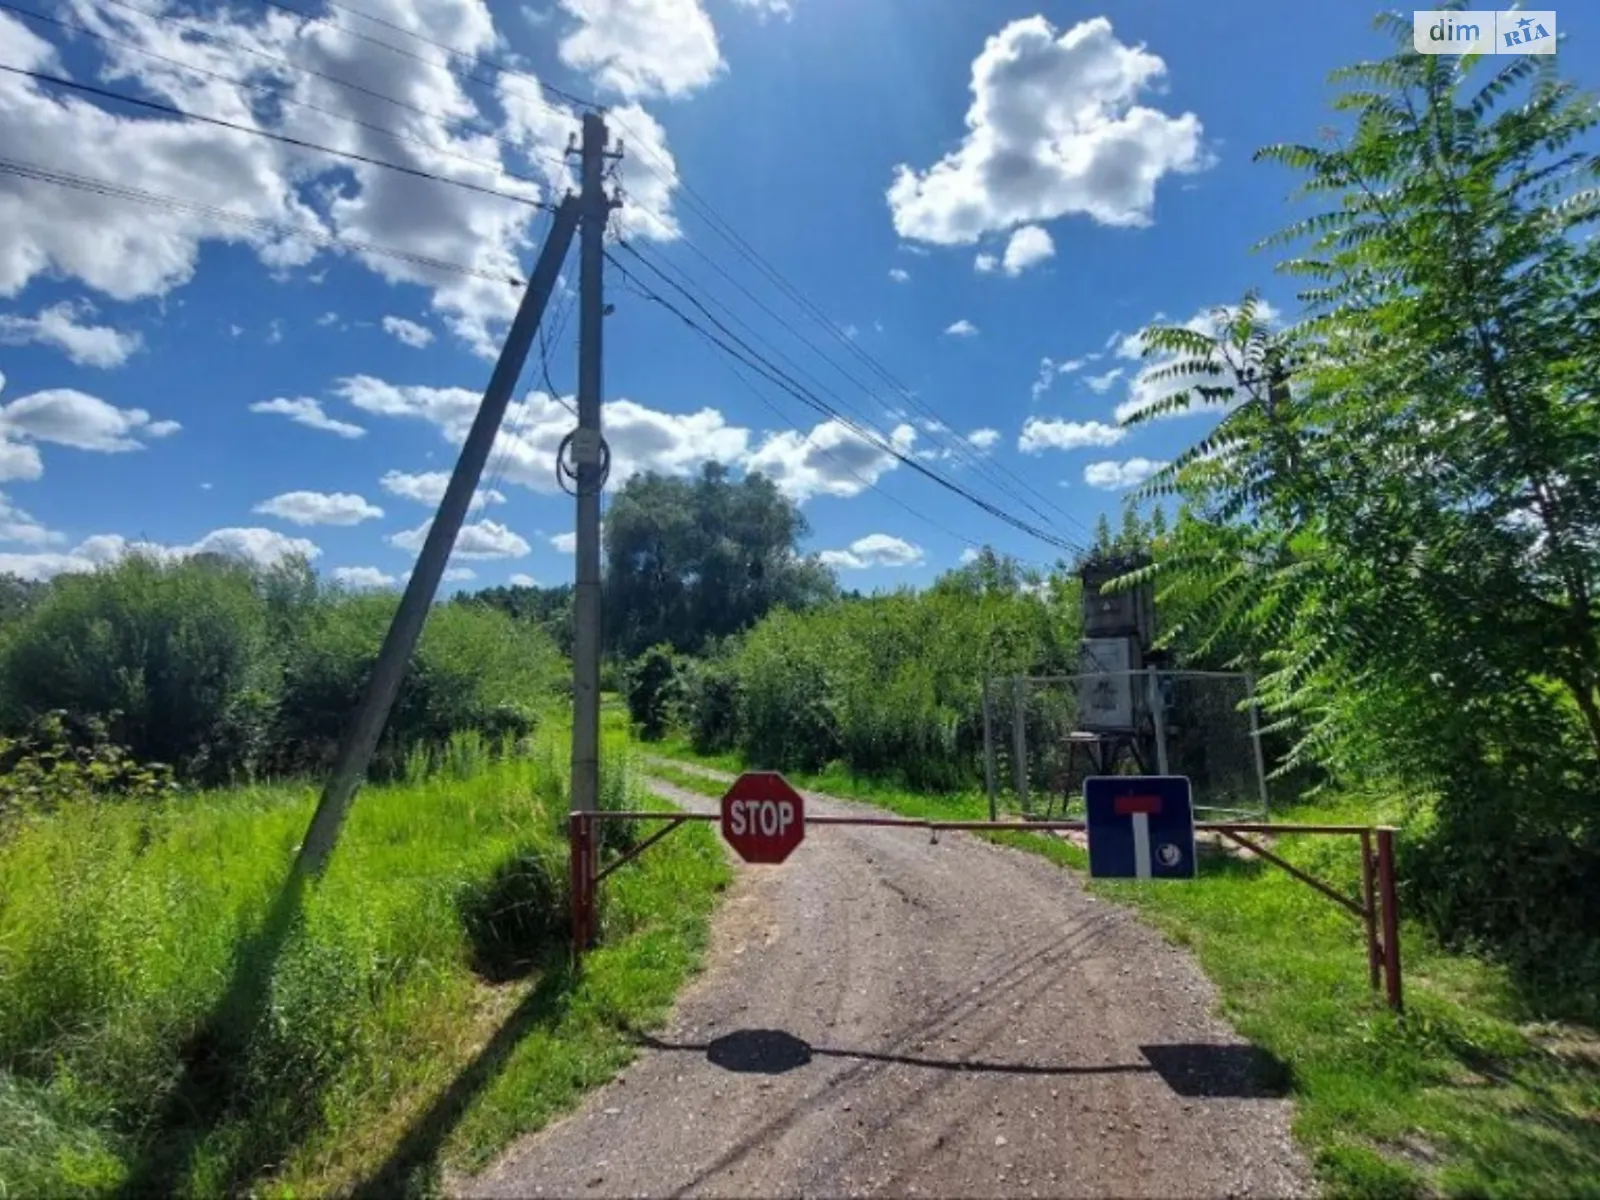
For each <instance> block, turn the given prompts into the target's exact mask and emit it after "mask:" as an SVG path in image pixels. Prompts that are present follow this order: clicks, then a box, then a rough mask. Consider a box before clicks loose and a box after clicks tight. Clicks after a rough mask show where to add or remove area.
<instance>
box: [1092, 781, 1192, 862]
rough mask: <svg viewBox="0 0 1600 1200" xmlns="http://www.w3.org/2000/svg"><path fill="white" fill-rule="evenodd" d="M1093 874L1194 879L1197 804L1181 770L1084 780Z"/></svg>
mask: <svg viewBox="0 0 1600 1200" xmlns="http://www.w3.org/2000/svg"><path fill="white" fill-rule="evenodd" d="M1083 799H1084V807H1085V808H1086V809H1087V810H1088V816H1087V824H1088V833H1089V874H1090V875H1091V876H1094V877H1096V878H1100V879H1193V878H1194V875H1195V855H1194V804H1193V801H1192V799H1191V797H1190V792H1189V780H1188V779H1187V778H1185V777H1184V776H1182V775H1095V776H1091V777H1090V778H1088V779H1086V780H1084V782H1083Z"/></svg>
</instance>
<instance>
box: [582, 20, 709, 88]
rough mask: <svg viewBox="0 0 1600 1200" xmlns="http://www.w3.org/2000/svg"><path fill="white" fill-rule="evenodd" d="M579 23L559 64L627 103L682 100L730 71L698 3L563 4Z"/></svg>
mask: <svg viewBox="0 0 1600 1200" xmlns="http://www.w3.org/2000/svg"><path fill="white" fill-rule="evenodd" d="M560 4H561V7H562V8H564V9H566V11H567V12H568V13H570V14H571V15H572V16H573V17H575V18H577V22H578V24H577V27H576V28H575V29H573V30H572V31H571V32H570V33H568V34H567V35H566V36H565V37H563V38H562V39H561V43H560V47H559V49H560V54H561V61H562V62H564V63H566V64H567V66H569V67H572V68H573V69H574V70H579V71H585V72H587V73H589V74H590V75H592V76H593V77H594V79H595V81H596V82H597V83H599V84H600V85H601V86H603V87H607V88H610V89H611V90H613V91H616V92H620V93H621V94H622V95H623V96H625V97H628V98H629V99H632V98H635V97H640V96H651V95H663V96H683V95H686V94H688V93H689V92H692V91H694V90H695V89H697V88H701V87H704V86H705V85H706V84H708V83H710V82H711V81H712V80H713V79H715V78H716V77H717V76H718V75H719V74H720V73H721V72H722V71H723V69H724V68H725V67H726V65H727V64H725V63H724V62H723V60H722V52H721V51H720V50H719V49H718V48H717V31H716V28H715V27H714V26H713V25H712V24H711V18H710V17H709V16H707V15H706V11H705V9H703V8H702V7H701V6H700V0H560Z"/></svg>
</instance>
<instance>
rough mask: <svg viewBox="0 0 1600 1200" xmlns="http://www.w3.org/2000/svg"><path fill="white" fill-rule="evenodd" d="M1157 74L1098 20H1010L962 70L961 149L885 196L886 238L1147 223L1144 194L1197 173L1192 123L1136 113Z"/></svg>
mask: <svg viewBox="0 0 1600 1200" xmlns="http://www.w3.org/2000/svg"><path fill="white" fill-rule="evenodd" d="M1165 74H1166V64H1165V63H1164V62H1163V61H1162V60H1161V59H1160V58H1159V57H1158V56H1156V55H1155V54H1152V53H1150V52H1149V51H1148V50H1146V49H1145V48H1144V47H1143V46H1128V45H1125V44H1124V43H1122V42H1121V41H1119V40H1118V39H1117V37H1116V35H1115V33H1113V31H1112V27H1111V22H1110V20H1108V19H1107V18H1105V17H1094V18H1092V19H1090V20H1087V21H1082V22H1080V23H1079V24H1077V25H1074V26H1073V27H1072V28H1071V29H1068V30H1067V31H1066V32H1064V33H1062V32H1059V31H1058V30H1057V29H1056V28H1055V27H1054V26H1053V25H1051V23H1050V22H1049V21H1048V20H1046V19H1045V18H1044V17H1042V16H1034V17H1027V18H1024V19H1021V20H1017V21H1012V22H1011V23H1010V24H1008V25H1006V26H1005V27H1004V28H1003V29H1001V30H1000V32H999V33H997V34H995V35H994V36H992V37H990V38H989V39H988V41H987V42H986V43H985V44H984V47H983V50H982V51H981V52H980V53H979V54H978V56H977V58H976V59H974V60H973V63H972V80H971V89H972V105H971V107H970V108H969V109H968V110H967V118H966V124H967V133H966V136H965V137H964V138H963V140H962V142H961V145H960V146H959V147H958V148H957V149H955V150H953V151H951V152H950V153H949V154H947V155H945V157H944V158H942V159H940V160H939V161H938V162H936V163H934V164H933V165H932V166H930V167H928V168H927V169H926V170H917V169H915V168H913V167H911V166H909V165H907V164H901V165H900V166H899V167H897V168H896V170H895V176H894V181H893V183H892V184H891V185H890V187H889V190H888V201H889V208H890V211H891V213H892V214H893V217H894V225H895V231H896V232H897V233H899V235H900V236H901V237H904V238H914V239H918V240H921V241H926V242H936V243H940V244H944V245H961V244H967V245H970V244H971V243H973V242H976V241H977V240H978V239H979V238H980V237H982V236H983V235H984V234H985V233H990V232H994V231H998V230H1004V229H1009V228H1011V227H1013V226H1016V225H1022V224H1027V223H1030V222H1038V221H1048V220H1053V219H1055V218H1057V217H1062V216H1066V215H1068V214H1074V213H1081V214H1084V215H1086V216H1088V217H1090V218H1091V219H1093V220H1095V221H1098V222H1100V223H1102V224H1106V225H1143V224H1147V223H1148V222H1149V221H1150V213H1151V209H1152V207H1153V205H1154V203H1155V189H1156V184H1157V183H1158V182H1159V181H1160V180H1161V178H1162V177H1163V176H1164V175H1166V174H1168V173H1169V172H1172V171H1183V172H1187V171H1196V170H1199V169H1201V168H1202V167H1204V166H1205V165H1207V155H1206V152H1205V150H1204V148H1203V147H1202V144H1201V132H1202V131H1201V125H1200V120H1199V118H1198V117H1196V116H1195V115H1194V114H1193V113H1184V114H1183V115H1181V116H1170V115H1168V114H1167V113H1164V112H1162V111H1161V110H1160V109H1157V108H1151V107H1147V106H1145V105H1143V104H1140V103H1138V100H1139V98H1140V96H1141V95H1142V94H1143V93H1145V92H1147V91H1150V90H1152V89H1154V88H1156V87H1158V86H1159V85H1160V84H1161V82H1162V79H1163V77H1164V76H1165Z"/></svg>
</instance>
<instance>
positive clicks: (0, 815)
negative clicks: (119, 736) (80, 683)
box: [0, 713, 177, 819]
mask: <svg viewBox="0 0 1600 1200" xmlns="http://www.w3.org/2000/svg"><path fill="white" fill-rule="evenodd" d="M89 735H90V736H89V740H88V742H87V744H84V745H74V744H73V742H72V741H71V739H69V738H68V736H67V732H66V714H65V713H47V714H46V715H45V716H43V717H41V718H40V719H39V720H38V721H37V722H35V725H34V728H33V729H32V730H31V731H30V732H29V733H28V734H26V735H24V736H22V737H6V736H4V735H0V819H4V818H5V817H8V816H20V815H40V814H43V813H47V812H50V811H52V810H53V809H55V808H57V807H59V806H60V805H62V804H64V803H70V802H71V801H74V800H82V799H85V798H90V799H99V798H102V797H108V796H110V797H117V798H119V799H126V800H160V799H162V798H163V797H165V796H168V795H171V794H172V792H173V791H175V790H176V787H177V785H176V784H175V783H174V782H173V779H172V771H171V768H169V767H166V766H163V765H160V764H157V765H155V766H142V765H140V764H139V763H138V762H137V761H136V760H135V759H134V757H133V756H132V755H131V754H129V753H128V751H127V749H126V748H125V747H122V746H116V745H113V744H111V743H110V742H108V741H107V740H106V738H105V733H104V730H103V729H102V728H101V727H100V726H99V725H98V724H96V723H91V724H90V725H89Z"/></svg>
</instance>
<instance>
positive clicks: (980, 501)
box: [606, 251, 1080, 554]
mask: <svg viewBox="0 0 1600 1200" xmlns="http://www.w3.org/2000/svg"><path fill="white" fill-rule="evenodd" d="M606 259H607V261H609V262H610V263H611V265H612V266H613V267H615V268H616V269H617V270H618V271H619V272H620V273H621V274H622V276H623V277H624V278H625V279H630V278H631V279H632V281H633V283H634V286H635V287H636V288H637V289H638V290H639V292H640V294H641V295H643V296H644V298H645V299H647V300H650V301H652V302H653V303H655V304H657V305H659V306H661V307H662V308H664V309H666V310H667V311H668V312H670V313H672V314H673V315H674V316H676V317H677V318H678V319H679V320H680V321H682V322H683V323H684V324H685V325H687V326H688V327H689V328H690V329H692V330H693V331H694V332H695V333H696V334H698V335H699V336H700V337H702V338H704V339H706V340H707V341H708V342H710V343H711V344H712V345H714V346H716V347H717V348H718V349H720V350H722V351H723V352H724V353H726V354H729V355H731V356H732V357H734V358H736V359H738V360H739V361H740V362H742V363H744V364H745V365H746V366H747V367H749V368H751V369H752V370H753V371H755V372H756V373H757V374H760V375H762V376H763V377H765V378H766V379H768V380H770V381H771V382H772V383H774V384H776V385H777V386H779V387H781V388H782V389H783V390H784V391H786V392H788V393H789V394H790V395H791V396H793V397H794V398H795V399H797V400H799V401H800V402H801V403H802V404H804V405H806V406H807V407H808V408H811V409H813V410H814V411H817V412H821V413H823V414H825V415H827V416H829V417H831V418H832V419H834V420H836V421H839V422H840V423H841V424H843V425H845V426H846V427H847V428H849V429H850V430H851V431H852V432H854V433H855V434H856V435H857V436H858V437H861V438H862V439H863V440H865V441H867V442H868V443H869V444H870V445H872V446H874V447H875V448H877V449H878V450H880V451H882V452H883V453H885V454H887V455H889V456H890V457H892V458H894V459H896V460H897V461H899V462H900V463H902V464H903V465H905V466H907V467H909V468H911V470H913V471H915V472H916V473H917V474H919V475H922V476H923V477H925V478H927V479H930V480H932V481H933V482H934V483H936V484H938V485H939V486H940V487H942V488H944V489H945V490H946V491H949V492H953V493H954V494H956V495H958V496H960V497H962V498H963V499H965V500H966V501H968V502H969V503H971V504H973V505H976V506H977V507H978V508H980V509H982V510H983V511H984V512H986V513H988V514H989V515H990V516H992V517H995V518H996V519H998V520H1000V521H1003V522H1005V523H1006V524H1007V525H1010V526H1011V527H1012V528H1014V529H1017V530H1020V531H1021V532H1023V533H1026V534H1028V535H1029V536H1030V537H1034V538H1037V539H1038V540H1040V541H1042V542H1045V543H1046V544H1048V545H1050V546H1053V547H1055V548H1056V549H1058V550H1064V551H1066V552H1068V553H1073V554H1076V553H1079V551H1080V547H1077V546H1075V545H1074V544H1072V543H1070V542H1067V541H1064V540H1063V539H1061V538H1060V537H1058V536H1057V535H1055V534H1053V533H1050V532H1049V531H1048V530H1044V529H1040V528H1038V527H1037V526H1035V525H1032V524H1030V523H1029V522H1027V521H1025V520H1023V519H1022V518H1021V517H1018V516H1016V515H1015V514H1013V513H1010V512H1007V511H1006V510H1005V509H1003V508H1000V507H999V506H998V505H996V504H993V503H991V502H990V501H988V500H986V499H984V498H983V497H982V496H979V495H977V494H976V493H974V492H973V491H971V490H970V489H968V488H965V487H962V486H961V485H960V484H959V483H956V482H955V481H953V480H950V479H947V478H945V477H944V476H943V475H941V474H939V472H937V471H935V470H933V469H932V468H930V467H929V466H927V464H926V463H922V462H919V461H917V460H916V459H915V458H912V457H910V456H909V455H907V454H906V453H905V452H904V451H902V450H900V449H899V448H898V447H897V446H895V445H893V443H891V442H889V441H888V440H887V439H885V438H883V436H882V435H881V434H879V435H878V436H877V437H876V438H874V437H872V436H870V435H869V434H868V433H867V432H866V431H864V430H862V429H860V428H858V427H857V426H856V425H855V424H854V423H853V422H851V421H850V420H848V419H847V418H846V417H844V415H843V414H841V413H840V412H838V410H836V409H834V408H832V407H831V406H830V405H829V404H828V403H827V402H826V401H825V400H822V399H820V398H819V397H817V396H816V395H815V394H814V393H812V392H810V391H808V390H807V389H805V388H804V387H802V386H801V385H800V384H798V383H796V382H795V381H794V379H793V378H792V377H790V376H788V375H786V374H785V373H784V372H783V371H782V370H780V369H779V368H777V367H775V366H774V365H773V364H772V362H771V360H769V359H766V358H765V357H764V356H763V355H761V354H760V353H759V352H757V351H755V350H754V349H753V348H752V347H751V346H750V345H749V344H748V343H747V342H745V341H744V340H743V339H742V338H740V337H739V336H738V335H737V334H734V333H733V332H732V331H731V330H728V329H727V328H726V327H725V326H720V328H721V331H722V333H723V335H724V336H723V337H719V336H718V335H717V334H716V333H714V332H712V331H711V330H708V329H707V328H705V326H703V325H701V324H700V323H699V322H697V321H696V320H695V319H694V318H693V317H691V316H690V315H689V314H688V313H686V312H684V311H683V310H682V309H681V308H679V307H677V306H676V305H674V304H673V303H672V302H671V301H670V300H668V299H666V298H665V297H664V296H662V295H661V294H660V293H659V292H656V291H654V290H653V289H651V288H650V287H649V286H648V285H645V284H643V283H642V282H641V281H640V280H639V279H638V277H637V276H634V275H633V274H632V272H630V271H629V270H628V268H627V267H626V266H625V265H624V264H623V263H622V262H620V261H619V260H618V259H617V258H616V257H615V256H614V255H612V254H611V253H610V252H609V251H607V252H606ZM711 320H712V322H713V324H717V322H716V320H715V318H711ZM874 432H875V431H874Z"/></svg>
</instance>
